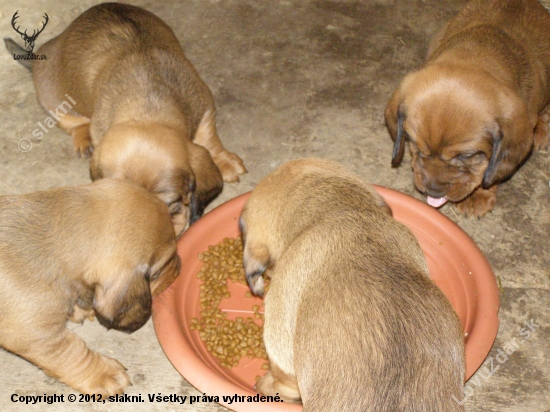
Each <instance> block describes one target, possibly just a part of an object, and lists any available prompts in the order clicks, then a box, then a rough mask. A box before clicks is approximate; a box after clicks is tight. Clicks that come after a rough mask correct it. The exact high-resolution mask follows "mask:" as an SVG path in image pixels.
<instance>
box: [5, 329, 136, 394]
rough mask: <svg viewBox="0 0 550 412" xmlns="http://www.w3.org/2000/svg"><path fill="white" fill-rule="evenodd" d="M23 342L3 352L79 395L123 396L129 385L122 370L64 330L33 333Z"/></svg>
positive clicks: (46, 330) (114, 362)
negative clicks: (14, 356) (8, 353)
mask: <svg viewBox="0 0 550 412" xmlns="http://www.w3.org/2000/svg"><path fill="white" fill-rule="evenodd" d="M55 332H59V330H56V331H55ZM26 338H27V339H18V340H17V345H16V347H11V348H10V347H7V346H6V349H8V350H10V351H12V352H14V353H16V354H18V355H20V356H22V357H24V358H25V359H27V360H29V361H30V362H32V363H34V364H35V365H36V366H38V367H39V368H40V369H42V370H43V371H44V372H45V373H46V374H48V375H50V376H52V377H54V378H57V379H59V380H60V381H61V382H63V383H66V384H67V385H69V386H70V387H72V388H73V389H76V390H78V391H80V392H82V393H85V394H86V393H88V394H101V395H103V396H111V395H115V394H117V393H118V394H122V393H123V392H124V388H125V387H127V386H129V385H130V384H131V382H130V378H129V377H128V375H127V374H126V368H124V366H122V365H121V364H120V363H119V362H118V361H116V360H114V359H112V358H108V357H106V356H103V355H100V354H99V353H96V352H93V351H91V350H90V349H88V347H87V346H86V343H85V342H84V340H82V338H80V337H79V336H77V335H76V334H74V333H73V332H71V331H69V330H68V329H65V328H63V329H62V331H61V332H60V333H58V334H55V335H54V333H53V331H52V330H51V329H48V328H41V329H34V330H33V331H32V333H31V334H30V335H29V336H27V337H26ZM12 346H13V345H12Z"/></svg>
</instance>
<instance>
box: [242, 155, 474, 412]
mask: <svg viewBox="0 0 550 412" xmlns="http://www.w3.org/2000/svg"><path fill="white" fill-rule="evenodd" d="M240 224H241V230H242V233H243V238H244V265H245V270H246V276H247V280H248V283H249V285H250V288H251V289H252V291H253V292H254V293H255V294H257V295H262V294H263V292H264V279H263V277H262V274H263V273H264V272H265V275H266V276H268V277H270V278H271V283H270V286H269V291H268V292H267V294H266V297H265V323H264V343H265V347H266V350H267V354H268V356H269V361H270V363H271V370H270V371H268V372H267V373H266V374H265V376H263V377H262V378H261V379H260V380H259V381H258V383H257V385H256V389H257V390H258V391H259V392H261V393H263V394H267V395H272V396H274V395H275V394H276V393H279V395H280V396H281V397H282V398H283V399H285V400H286V401H294V402H296V401H299V400H300V399H301V401H302V402H303V405H304V411H306V412H307V411H315V412H319V411H327V412H328V411H330V412H334V411H373V412H374V411H376V412H396V411H405V410H408V411H413V410H414V411H460V410H463V408H462V407H461V406H460V405H458V403H455V402H454V401H453V400H452V396H453V395H454V396H455V397H456V398H457V399H461V398H460V396H461V394H462V388H463V380H464V341H463V333H462V328H461V325H460V320H459V319H458V317H457V315H456V314H455V312H454V310H453V308H452V306H451V304H450V303H449V301H448V300H447V299H446V297H445V295H443V293H442V292H441V291H440V290H439V289H438V288H437V287H436V286H435V284H434V283H433V282H432V281H431V279H430V278H429V275H428V271H427V266H426V262H425V259H424V255H423V252H422V250H421V249H420V246H419V245H418V243H417V241H416V239H415V237H414V236H413V235H412V233H411V232H410V231H409V230H408V229H407V228H406V227H405V226H403V225H402V224H400V223H398V222H397V221H395V220H394V219H393V218H392V216H391V212H390V210H389V208H388V206H387V205H386V204H385V203H384V201H383V200H382V198H381V197H380V196H379V195H378V194H377V193H376V192H375V191H374V190H373V189H372V188H371V187H370V186H369V185H368V184H367V183H366V182H364V181H363V180H362V179H361V178H359V177H358V176H355V175H353V174H352V173H350V172H348V171H347V170H345V169H344V168H343V167H341V166H339V165H338V164H336V163H334V162H329V161H325V160H319V159H302V160H296V161H292V162H289V163H286V164H284V165H283V166H281V167H280V168H279V169H277V170H276V171H275V172H273V173H271V174H270V175H269V176H267V177H266V178H265V179H264V180H262V181H261V182H260V183H259V184H258V186H256V188H255V189H254V190H253V191H252V194H251V196H250V198H249V199H248V201H247V202H246V204H245V207H244V210H243V213H242V215H241V219H240Z"/></svg>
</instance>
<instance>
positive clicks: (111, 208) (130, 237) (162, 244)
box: [0, 179, 180, 396]
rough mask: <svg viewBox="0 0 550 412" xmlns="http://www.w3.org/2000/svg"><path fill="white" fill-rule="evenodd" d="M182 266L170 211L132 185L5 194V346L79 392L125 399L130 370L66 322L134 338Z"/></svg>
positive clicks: (0, 280) (1, 199) (0, 310)
mask: <svg viewBox="0 0 550 412" xmlns="http://www.w3.org/2000/svg"><path fill="white" fill-rule="evenodd" d="M121 210H123V211H124V213H122V212H121ZM179 264H180V263H179V257H178V255H177V254H176V243H175V234H174V230H173V228H172V223H171V220H170V215H169V214H168V211H167V209H166V206H165V205H164V204H163V203H162V202H161V201H160V200H159V199H158V198H157V197H156V196H153V195H152V194H150V193H148V192H147V191H146V190H145V189H142V188H140V187H138V186H136V185H135V184H133V183H131V182H129V181H124V180H115V179H104V180H100V181H98V182H95V183H92V184H88V185H84V186H79V187H64V188H59V189H53V190H48V191H44V192H36V193H30V194H26V195H9V196H0V314H1V316H0V330H1V331H2V333H0V346H2V347H4V348H5V349H7V350H9V351H11V352H13V353H16V354H17V355H20V356H22V357H24V358H25V359H27V360H29V361H30V362H32V363H34V364H35V365H36V366H38V367H39V368H41V369H43V370H44V372H46V373H47V374H48V375H50V376H53V377H55V378H57V379H59V380H60V381H61V382H64V383H66V384H67V385H69V386H71V387H72V388H74V389H76V390H79V391H81V392H83V393H90V394H102V395H104V396H107V395H114V394H115V393H122V392H123V389H124V388H125V387H126V386H128V385H130V378H129V377H128V375H127V374H126V372H125V370H126V369H125V368H124V366H122V365H121V364H120V363H119V362H117V361H116V360H114V359H111V358H108V357H106V356H103V355H101V354H99V353H96V352H93V351H91V350H89V349H88V348H87V346H86V343H85V342H84V341H83V340H82V339H81V338H80V337H79V336H77V335H76V334H74V333H73V332H71V331H70V330H69V329H67V328H66V322H67V319H70V320H72V321H75V322H82V321H83V320H84V318H85V317H90V318H93V316H94V315H95V316H97V318H98V320H99V322H100V323H101V324H103V325H104V326H106V327H107V328H113V329H118V330H122V331H126V332H133V331H135V330H137V329H139V328H140V327H141V326H143V325H144V324H145V322H147V320H148V319H149V317H150V315H151V298H152V296H155V295H157V294H159V293H160V292H162V291H163V290H164V289H165V288H166V287H167V286H168V285H169V284H170V283H171V282H172V281H173V280H174V279H175V277H176V276H177V275H178V274H179Z"/></svg>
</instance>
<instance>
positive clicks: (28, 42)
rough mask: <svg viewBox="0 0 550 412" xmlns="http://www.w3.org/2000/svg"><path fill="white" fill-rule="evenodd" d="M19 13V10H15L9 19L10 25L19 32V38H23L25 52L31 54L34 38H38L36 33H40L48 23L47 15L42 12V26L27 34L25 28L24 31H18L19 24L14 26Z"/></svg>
mask: <svg viewBox="0 0 550 412" xmlns="http://www.w3.org/2000/svg"><path fill="white" fill-rule="evenodd" d="M18 13H19V10H17V11H16V12H15V14H14V15H13V17H12V19H11V25H12V27H13V29H14V30H15V31H16V32H17V33H19V34H20V35H21V38H22V39H23V40H25V50H26V51H27V54H32V51H33V50H34V42H35V41H36V39H37V38H38V35H39V34H40V33H42V31H44V28H45V27H46V25H47V24H48V20H49V17H48V15H47V14H46V13H44V19H45V20H44V22H43V23H42V28H41V29H40V30H36V29H35V30H33V33H32V35H30V36H29V35H28V34H27V30H25V31H24V32H21V31H19V27H21V26H17V27H15V24H16V22H15V21H16V20H17V18H18V17H19V15H18Z"/></svg>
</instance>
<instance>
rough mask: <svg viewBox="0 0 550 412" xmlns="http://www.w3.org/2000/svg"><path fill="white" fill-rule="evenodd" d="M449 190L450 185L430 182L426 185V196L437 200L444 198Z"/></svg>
mask: <svg viewBox="0 0 550 412" xmlns="http://www.w3.org/2000/svg"><path fill="white" fill-rule="evenodd" d="M423 183H424V182H423ZM448 190H449V184H448V183H438V182H433V181H428V182H425V183H424V192H425V194H426V195H428V196H430V197H433V198H436V199H439V198H441V197H444V196H445V195H446V194H447V191H448Z"/></svg>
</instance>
